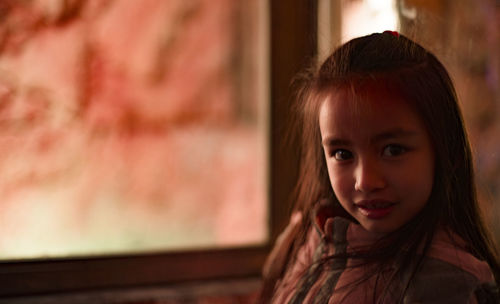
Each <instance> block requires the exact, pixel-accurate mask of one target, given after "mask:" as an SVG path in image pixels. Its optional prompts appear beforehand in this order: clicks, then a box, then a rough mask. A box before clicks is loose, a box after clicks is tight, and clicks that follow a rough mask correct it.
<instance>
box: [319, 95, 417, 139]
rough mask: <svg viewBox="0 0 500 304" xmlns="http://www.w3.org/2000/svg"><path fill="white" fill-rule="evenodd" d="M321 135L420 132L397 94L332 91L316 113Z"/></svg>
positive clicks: (411, 111)
mask: <svg viewBox="0 0 500 304" xmlns="http://www.w3.org/2000/svg"><path fill="white" fill-rule="evenodd" d="M319 110H320V111H319V123H320V129H322V131H325V130H327V129H328V130H330V131H342V130H344V131H345V130H359V129H360V128H362V129H364V130H368V131H370V130H372V131H375V130H378V129H385V128H395V127H406V128H407V127H412V128H413V127H416V128H422V129H424V126H423V123H422V121H421V119H420V118H419V115H418V113H417V111H415V110H414V109H413V107H412V106H411V105H410V104H409V103H408V102H407V101H406V100H404V99H403V98H402V97H401V95H400V94H396V93H394V94H393V93H391V92H390V91H387V90H376V89H375V90H373V89H366V90H363V91H360V90H350V89H349V88H342V89H337V90H333V91H332V92H331V93H330V94H329V95H327V96H325V98H324V99H323V101H322V104H321V106H320V109H319Z"/></svg>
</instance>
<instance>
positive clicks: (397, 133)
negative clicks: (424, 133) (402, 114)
mask: <svg viewBox="0 0 500 304" xmlns="http://www.w3.org/2000/svg"><path fill="white" fill-rule="evenodd" d="M417 135H418V133H417V132H416V131H413V130H407V129H403V128H395V129H391V130H388V131H384V132H382V133H379V134H377V135H375V136H374V137H373V139H372V140H371V141H372V142H380V141H384V140H389V139H398V138H408V137H416V136H417Z"/></svg>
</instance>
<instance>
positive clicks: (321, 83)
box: [289, 33, 500, 300]
mask: <svg viewBox="0 0 500 304" xmlns="http://www.w3.org/2000/svg"><path fill="white" fill-rule="evenodd" d="M306 75H307V77H305V79H306V81H305V82H303V86H302V87H301V89H300V90H299V94H298V97H299V98H298V99H297V103H296V105H295V108H294V110H295V113H296V114H298V116H297V117H296V119H295V121H296V122H298V126H299V127H298V128H299V133H301V149H302V152H301V167H300V174H299V181H298V183H297V186H296V195H295V209H296V210H300V211H301V212H302V213H303V214H309V213H310V211H311V210H312V209H313V208H314V207H315V204H317V202H319V201H321V200H322V199H325V198H327V199H330V200H333V201H334V203H335V204H337V205H339V203H338V201H337V199H336V197H335V194H334V193H333V190H332V188H331V185H330V180H329V177H328V172H327V168H326V161H325V158H324V153H323V150H322V146H321V134H320V131H319V124H318V112H319V107H320V105H321V102H322V100H324V99H325V97H326V96H328V95H330V94H331V92H332V90H336V89H338V88H345V87H350V88H356V87H357V86H359V85H360V84H362V83H373V84H376V85H383V86H386V87H387V88H388V89H390V90H393V91H394V92H398V93H399V94H401V95H402V97H403V99H404V100H405V101H407V102H408V103H409V104H410V106H412V107H413V109H415V111H416V112H417V113H418V115H419V116H420V117H421V119H422V120H423V122H424V124H425V126H426V127H427V131H428V133H429V136H430V138H431V141H432V144H433V146H434V150H435V157H436V166H435V177H434V185H433V189H432V193H431V195H430V198H429V201H428V203H427V204H426V205H425V207H424V208H423V210H422V211H421V212H420V213H419V214H418V215H417V216H415V218H413V219H412V220H411V221H410V222H409V223H407V224H405V225H404V226H403V227H401V228H400V229H399V230H397V231H395V232H393V233H391V234H390V236H388V237H387V238H385V240H386V241H384V242H379V243H377V245H376V247H375V248H372V250H369V251H366V252H364V253H362V254H357V256H358V257H362V258H363V259H364V260H367V261H372V262H373V263H374V264H376V265H379V266H380V267H384V266H386V265H388V264H389V263H390V262H391V260H393V259H394V258H397V259H399V261H400V263H399V268H398V269H396V270H395V271H394V272H393V273H392V275H391V277H390V280H389V283H388V284H389V285H390V284H391V282H392V283H395V282H396V280H397V278H398V275H401V274H402V273H408V272H409V273H410V274H411V275H410V276H409V277H408V280H407V282H405V283H404V284H406V285H405V286H403V287H402V289H401V288H400V289H399V290H401V295H399V296H398V297H399V299H402V298H403V296H404V292H405V290H406V288H408V286H409V284H410V281H411V279H412V277H413V275H414V274H415V273H416V272H417V271H418V267H419V266H420V264H421V262H422V259H423V256H425V254H426V252H427V249H428V248H429V246H430V243H431V241H432V238H433V235H434V232H435V231H436V229H437V227H438V226H444V227H446V228H448V229H450V230H451V231H453V232H454V233H456V234H457V235H458V236H460V237H461V238H462V239H463V240H464V241H465V242H466V243H467V244H468V246H469V248H470V251H471V253H472V254H473V255H474V256H476V257H477V258H479V259H481V260H484V261H486V262H487V263H488V264H489V266H490V268H491V269H492V272H493V274H494V276H495V279H496V281H497V282H499V280H500V265H499V261H498V255H497V251H496V248H495V244H494V242H493V240H492V238H491V236H490V234H489V232H488V230H487V229H486V226H485V224H484V222H483V220H482V218H481V214H480V210H479V206H478V200H477V195H476V187H475V179H474V171H473V162H472V154H471V149H470V145H469V141H468V139H467V134H466V131H465V128H464V122H463V118H462V114H461V112H460V109H459V106H458V102H457V95H456V92H455V89H454V87H453V84H452V81H451V79H450V76H449V75H448V73H447V72H446V69H445V68H444V66H443V65H442V64H441V63H440V62H439V60H438V59H437V58H436V57H435V56H434V55H433V54H431V53H430V52H428V51H427V50H425V49H424V48H423V47H421V46H420V45H418V44H417V43H415V42H413V41H411V40H410V39H408V38H406V37H405V36H403V35H393V34H390V33H383V34H372V35H369V36H364V37H360V38H356V39H353V40H351V41H349V42H347V43H346V44H344V45H342V46H341V47H340V48H338V49H337V50H336V51H335V52H334V53H333V54H332V55H330V57H328V58H327V59H326V60H325V61H324V63H323V64H322V65H321V66H320V68H319V69H318V70H316V71H313V72H310V73H306ZM302 79H304V78H302ZM354 94H356V93H354ZM303 219H304V221H303V223H302V229H301V230H300V232H299V234H298V235H297V237H296V239H295V243H294V245H293V250H292V254H291V255H290V257H291V258H290V259H289V263H292V262H293V257H294V254H295V253H296V251H297V250H298V248H300V246H301V245H302V244H303V243H304V239H305V235H306V232H307V231H308V230H309V227H310V226H311V220H310V217H309V216H304V217H303ZM387 240H390V241H387ZM401 248H405V249H407V250H401ZM419 248H423V254H422V251H421V250H420V251H419V250H418V249H419ZM417 252H420V254H417ZM333 258H335V257H333ZM389 285H387V286H386V288H385V293H386V296H388V295H387V293H388V290H389V288H388V286H389ZM374 297H375V296H374ZM379 300H380V297H379Z"/></svg>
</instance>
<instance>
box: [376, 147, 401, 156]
mask: <svg viewBox="0 0 500 304" xmlns="http://www.w3.org/2000/svg"><path fill="white" fill-rule="evenodd" d="M405 152H406V148H405V147H402V146H400V145H388V146H386V147H385V148H384V151H383V152H382V155H383V156H398V155H401V154H403V153H405Z"/></svg>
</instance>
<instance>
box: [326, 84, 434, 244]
mask: <svg viewBox="0 0 500 304" xmlns="http://www.w3.org/2000/svg"><path fill="white" fill-rule="evenodd" d="M368 90H369V93H368V94H365V96H363V97H358V98H353V97H352V95H351V94H348V92H347V91H346V90H338V91H336V92H335V93H334V94H332V95H331V96H330V98H328V99H327V100H325V101H324V102H323V104H322V105H321V107H320V113H319V126H320V130H321V137H322V143H323V149H324V152H325V157H326V164H327V167H328V174H329V176H330V182H331V185H332V188H333V191H334V192H335V195H336V197H337V199H338V200H339V202H340V204H341V205H342V206H343V207H344V209H345V210H346V211H347V212H348V213H349V214H351V215H352V216H353V217H354V218H355V219H356V220H357V221H358V222H359V223H360V224H361V225H362V226H363V227H364V228H365V229H366V230H368V231H372V232H375V233H381V234H386V233H389V232H392V231H395V230H396V229H398V228H400V227H401V226H402V225H404V224H405V223H407V222H408V221H409V220H411V219H412V218H413V217H414V216H415V215H417V213H418V212H419V211H420V210H422V208H423V207H424V205H425V204H426V203H427V200H428V199H429V196H430V193H431V190H432V185H433V182H434V150H433V147H432V144H431V140H430V137H429V135H428V133H427V130H426V129H425V127H424V125H423V123H422V121H421V120H420V118H419V117H418V115H417V113H416V112H415V111H414V110H413V109H412V108H411V107H410V106H409V105H408V103H407V102H405V101H403V100H401V98H400V97H397V96H395V95H394V94H390V93H383V92H380V91H376V90H373V88H372V89H368Z"/></svg>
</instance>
